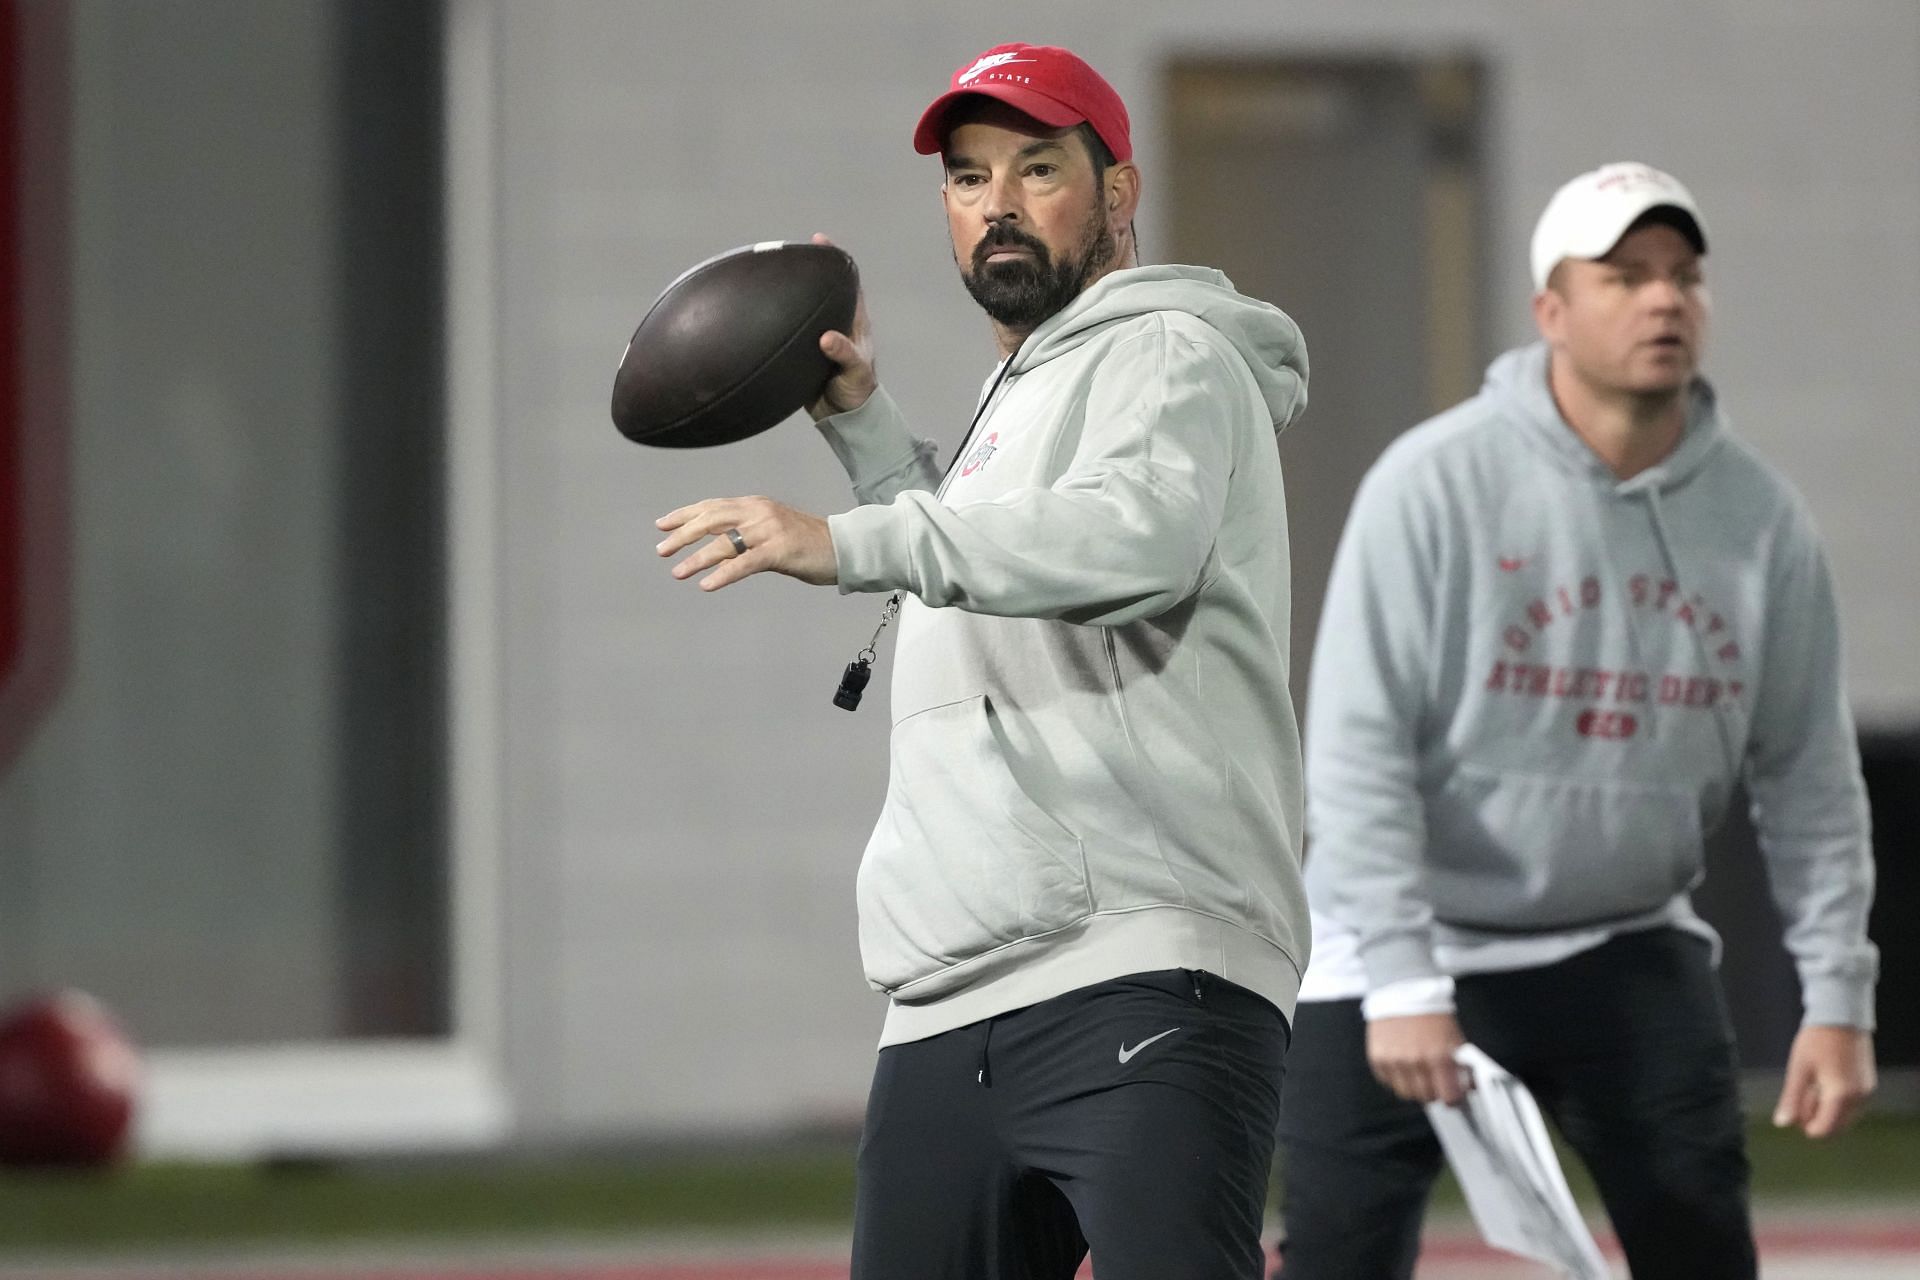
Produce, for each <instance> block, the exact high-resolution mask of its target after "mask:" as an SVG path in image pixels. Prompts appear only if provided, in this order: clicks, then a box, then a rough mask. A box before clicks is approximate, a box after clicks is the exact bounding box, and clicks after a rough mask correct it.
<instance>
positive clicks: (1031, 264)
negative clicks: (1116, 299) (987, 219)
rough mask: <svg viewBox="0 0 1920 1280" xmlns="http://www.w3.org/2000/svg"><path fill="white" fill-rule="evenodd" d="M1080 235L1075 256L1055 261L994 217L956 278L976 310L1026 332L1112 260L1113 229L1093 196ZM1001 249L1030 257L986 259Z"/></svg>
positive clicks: (1074, 295)
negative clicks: (1080, 243) (969, 267)
mask: <svg viewBox="0 0 1920 1280" xmlns="http://www.w3.org/2000/svg"><path fill="white" fill-rule="evenodd" d="M1084 239H1085V243H1086V248H1085V249H1084V250H1082V252H1081V254H1080V256H1079V258H1078V259H1077V260H1064V259H1063V260H1061V261H1059V262H1055V261H1054V260H1053V255H1052V254H1050V253H1048V252H1047V246H1045V245H1044V244H1041V243H1040V241H1038V240H1037V239H1035V238H1034V237H1032V236H1030V235H1028V234H1027V233H1026V232H1024V231H1021V230H1020V229H1019V228H1017V227H1014V226H1011V225H1009V224H1007V223H1004V222H996V223H994V224H993V225H992V226H990V227H988V228H987V234H986V235H984V236H982V237H981V239H980V243H979V244H977V245H975V246H974V247H973V254H972V259H973V261H972V268H973V269H972V270H971V271H966V270H963V271H961V273H960V278H961V280H962V281H963V282H964V283H965V284H966V286H967V292H968V293H970V294H972V295H973V300H974V301H975V302H977V303H979V304H980V309H981V310H982V311H985V312H986V313H987V315H988V316H989V317H991V318H992V319H993V321H994V322H995V323H996V324H1000V325H1003V326H1004V327H1006V328H1008V329H1014V330H1019V331H1023V332H1026V333H1031V332H1033V331H1034V330H1035V329H1037V328H1039V327H1040V325H1041V323H1042V322H1044V321H1045V320H1047V319H1048V318H1049V317H1051V316H1054V315H1056V314H1058V313H1059V312H1060V311H1061V310H1063V309H1064V308H1065V307H1066V305H1067V304H1068V303H1069V302H1072V301H1073V300H1074V299H1075V298H1077V297H1079V296H1080V292H1081V290H1083V289H1085V288H1086V287H1087V281H1089V280H1090V279H1092V278H1093V277H1094V276H1095V275H1097V274H1098V273H1099V272H1100V270H1101V269H1102V268H1104V267H1105V266H1106V265H1107V264H1108V263H1110V262H1112V261H1113V256H1114V249H1115V245H1114V238H1113V232H1112V230H1111V229H1110V228H1108V226H1107V219H1106V215H1105V212H1104V211H1103V210H1102V209H1101V207H1100V204H1099V202H1098V201H1095V202H1094V206H1093V213H1092V216H1091V217H1089V218H1088V219H1087V225H1086V229H1085V236H1084ZM1006 248H1018V249H1025V250H1026V251H1027V252H1028V253H1030V254H1032V255H1033V256H1032V257H1031V258H1025V259H1021V258H1015V259H1012V260H1010V261H1007V262H988V261H987V255H988V254H989V253H992V252H993V251H994V250H995V249H1006Z"/></svg>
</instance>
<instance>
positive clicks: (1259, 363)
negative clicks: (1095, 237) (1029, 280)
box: [1008, 266, 1307, 435]
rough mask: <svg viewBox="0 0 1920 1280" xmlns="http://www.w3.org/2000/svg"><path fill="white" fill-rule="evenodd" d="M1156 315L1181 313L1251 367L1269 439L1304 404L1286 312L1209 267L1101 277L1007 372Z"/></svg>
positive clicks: (1302, 377)
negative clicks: (1241, 289) (1229, 345)
mask: <svg viewBox="0 0 1920 1280" xmlns="http://www.w3.org/2000/svg"><path fill="white" fill-rule="evenodd" d="M1155 311H1180V312H1185V313H1186V314H1187V315H1190V316H1193V317H1195V318H1196V319H1199V320H1201V321H1203V322H1205V323H1206V324H1208V325H1209V326H1211V327H1212V328H1214V329H1216V330H1218V331H1219V333H1220V334H1221V336H1223V337H1225V338H1226V339H1227V341H1229V342H1230V343H1232V344H1233V348H1234V350H1236V351H1238V352H1239V353H1240V358H1241V359H1243V360H1245V361H1246V362H1247V368H1248V369H1250V370H1252V372H1253V377H1254V381H1255V382H1257V383H1258V384H1259V386H1260V394H1261V396H1262V397H1263V398H1264V399H1265V400H1266V403H1267V412H1268V414H1269V416H1270V418H1271V420H1272V422H1273V430H1274V434H1275V435H1278V434H1279V433H1280V432H1282V431H1284V430H1286V428H1287V424H1289V423H1291V422H1292V421H1293V420H1294V419H1295V418H1297V417H1299V416H1300V412H1301V410H1303V409H1305V408H1306V405H1307V344H1306V341H1305V340H1304V339H1303V338H1302V337H1301V336H1300V326H1299V325H1296V324H1295V323H1294V322H1293V320H1292V319H1291V318H1290V317H1289V316H1288V315H1287V313H1286V312H1284V311H1282V310H1280V308H1278V307H1276V306H1274V305H1272V304H1271V303H1267V302H1262V301H1260V300H1259V299H1258V298H1249V297H1247V296H1246V295H1245V294H1242V293H1238V292H1236V291H1235V290H1234V287H1233V282H1232V281H1231V280H1229V279H1227V277H1226V276H1225V275H1224V274H1222V273H1221V272H1219V271H1215V270H1213V269H1212V268H1209V267H1176V266H1156V267H1130V268H1127V269H1125V270H1121V271H1114V272H1110V273H1108V274H1107V275H1105V276H1102V277H1101V278H1100V279H1099V280H1098V281H1097V282H1096V283H1095V284H1094V285H1093V287H1092V288H1090V289H1088V290H1087V291H1086V292H1085V293H1082V294H1081V295H1080V296H1079V297H1077V298H1075V299H1074V300H1073V301H1072V302H1070V303H1068V304H1067V306H1066V308H1065V309H1064V310H1062V311H1060V312H1059V313H1058V314H1057V315H1054V316H1052V317H1050V318H1049V319H1048V320H1047V321H1046V322H1045V323H1043V324H1042V325H1041V326H1040V327H1039V328H1037V329H1035V330H1034V331H1033V332H1032V333H1031V334H1029V335H1028V337H1027V340H1026V341H1025V342H1023V343H1021V344H1020V349H1019V350H1018V351H1016V352H1014V355H1013V362H1012V364H1011V365H1010V366H1009V368H1008V373H1009V374H1022V373H1026V372H1029V371H1030V370H1032V369H1035V368H1038V367H1039V366H1040V365H1043V364H1045V363H1046V362H1047V361H1049V360H1052V359H1055V358H1056V357H1059V356H1062V355H1065V354H1066V353H1067V352H1069V351H1072V350H1073V349H1074V348H1076V347H1078V346H1080V345H1081V344H1082V343H1084V342H1086V341H1087V340H1089V339H1090V338H1092V337H1093V336H1094V335H1095V334H1097V333H1099V332H1100V331H1101V330H1102V329H1104V328H1106V327H1107V326H1109V325H1112V324H1117V323H1119V322H1121V321H1124V320H1130V319H1132V318H1134V317H1135V316H1141V315H1146V314H1148V313H1150V312H1155Z"/></svg>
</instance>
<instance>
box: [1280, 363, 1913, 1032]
mask: <svg viewBox="0 0 1920 1280" xmlns="http://www.w3.org/2000/svg"><path fill="white" fill-rule="evenodd" d="M1307 751H1308V765H1307V774H1308V797H1309V829H1310V832H1311V851H1310V853H1309V856H1308V859H1307V883H1308V889H1309V894H1310V896H1311V898H1312V901H1313V905H1314V909H1315V910H1316V911H1317V912H1321V913H1324V914H1325V915H1327V916H1329V917H1331V918H1332V919H1334V920H1335V921H1337V922H1339V923H1340V924H1342V925H1344V926H1346V927H1347V928H1349V929H1351V930H1353V931H1354V932H1355V933H1356V934H1357V935H1358V948H1359V954H1360V958H1361V961H1362V963H1363V964H1364V966H1365V968H1366V971H1367V984H1368V988H1369V989H1370V990H1378V989H1379V988H1381V987H1383V986H1385V985H1386V984H1388V983H1390V982H1395V981H1399V980H1403V979H1407V978H1419V977H1426V976H1430V975H1433V974H1434V973H1436V967H1435V963H1434V954H1433V947H1434V943H1435V942H1436V941H1439V942H1445V943H1447V944H1449V945H1450V946H1456V947H1464V948H1472V947H1474V946H1475V945H1476V944H1479V945H1498V941H1499V939H1501V938H1512V937H1516V936H1526V935H1541V934H1550V933H1554V932H1556V931H1558V932H1566V931H1571V930H1575V929H1579V928H1582V927H1585V926H1593V925H1600V926H1608V925H1617V926H1620V927H1639V926H1641V925H1644V924H1657V923H1661V922H1662V921H1673V922H1688V921H1690V920H1691V913H1690V910H1689V908H1688V903H1687V896H1686V895H1687V892H1688V890H1690V889H1691V888H1692V887H1693V886H1694V885H1695V884H1696V883H1698V881H1699V879H1700V876H1701V863H1702V850H1703V840H1704V837H1705V835H1706V834H1707V833H1709V832H1711V831H1712V829H1713V828H1714V827H1715V826H1716V825H1717V824H1718V823H1719V821H1720V819H1721V817H1722V815H1723V813H1724V811H1725V808H1726V805H1727V802H1728V800H1729V798H1730V796H1731V793H1732V791H1733V788H1734V784H1735V781H1736V778H1737V777H1739V776H1740V775H1741V774H1742V773H1744V775H1745V780H1746V784H1747V788H1748V791H1749V794H1750V795H1751V797H1752V800H1753V809H1754V819H1755V822H1756V825H1757V828H1758V832H1759V836H1760V844H1761V848H1762V850H1763V851H1764V854H1765V857H1766V861H1767V868H1768V875H1769V879H1770V881H1771V884H1772V889H1773V895H1774V898H1775V900H1776V902H1777V903H1778V905H1779V907H1780V909H1781V913H1782V915H1783V917H1784V918H1785V921H1786V942H1787V946H1788V948H1789V950H1791V952H1792V953H1793V955H1794V957H1795V960H1796V962H1797V964H1798V967H1799V972H1800V978H1801V983H1802V988H1803V994H1804V998H1805V1003H1806V1014H1807V1019H1808V1021H1810V1022H1822V1023H1834V1024H1841V1025H1850V1026H1857V1027H1871V1026H1872V1025H1873V982H1874V976H1875V970H1876V963H1877V961H1876V952H1875V949H1874V947H1873V946H1872V944H1871V943H1869V942H1868V941H1867V937H1866V923H1867V913H1868V909H1869V907H1870V905H1871V902H1872V896H1873V861H1872V852H1871V845H1870V840H1869V831H1868V818H1867V806H1866V794H1865V789H1864V787H1863V785H1862V782H1861V778H1860V766H1859V757H1858V749H1857V746H1856V744H1855V739H1854V731H1853V723H1852V720H1851V717H1850V716H1849V714H1848V710H1847V704H1846V699H1845V695H1844V689H1843V682H1842V673H1841V665H1840V647H1839V635H1838V622H1837V619H1836V614H1835V608H1834V601H1833V592H1832V588H1831V584H1830V582H1829V579H1828V573H1827V566H1826V562H1825V559H1824V557H1823V555H1822V553H1821V550H1820V546H1819V543H1818V541H1817V539H1816V537H1815V534H1814V530H1813V526H1812V523H1811V521H1810V519H1809V517H1808V514H1807V511H1806V508H1805V506H1804V504H1803V503H1802V501H1801V500H1800V498H1799V497H1798V495H1797V494H1795V493H1794V491H1793V490H1792V489H1791V488H1790V487H1789V486H1788V484H1787V483H1786V481H1785V480H1784V479H1782V478H1781V477H1780V476H1779V475H1778V474H1776V473H1775V472H1774V471H1773V470H1772V469H1771V468H1770V467H1768V466H1767V464H1766V463H1764V462H1763V461H1761V459H1760V458H1759V457H1758V456H1757V455H1755V454H1754V453H1753V452H1752V450H1750V449H1749V448H1747V447H1746V446H1745V445H1744V444H1742V443H1741V442H1739V441H1738V440H1736V439H1734V438H1733V437H1731V436H1730V435H1728V434H1727V433H1726V432H1725V431H1724V430H1723V429H1722V426H1721V422H1720V416H1719V413H1718V411H1717V409H1716V407H1715V401H1714V395H1713V392H1712V390H1711V388H1710V387H1709V386H1708V385H1707V383H1706V382H1705V381H1704V380H1696V381H1695V383H1694V385H1693V388H1692V392H1691V403H1690V411H1689V415H1688V421H1687V426H1686V431H1685V434H1684V435H1683V437H1682V438H1681V442H1680V444H1679V446H1678V447H1677V448H1676V449H1675V451H1674V452H1673V454H1672V455H1671V456H1669V457H1668V458H1667V459H1666V460H1665V461H1664V462H1662V463H1661V464H1659V465H1658V466H1656V467H1653V468H1652V469H1650V470H1647V471H1644V472H1642V473H1640V474H1639V475H1637V476H1635V477H1634V478H1633V479H1631V480H1627V481H1620V480H1617V479H1616V478H1615V477H1614V476H1613V474H1612V473H1611V472H1610V471H1609V470H1608V469H1607V468H1606V466H1605V465H1604V464H1603V463H1602V462H1601V461H1600V459H1599V458H1598V457H1597V456H1596V455H1595V454H1594V453H1593V452H1592V451H1591V450H1590V449H1588V448H1587V446H1586V445H1585V444H1584V443H1582V442H1581V440H1580V439H1579V438H1578V437H1577V436H1576V435H1575V434H1574V433H1573V431H1572V429H1571V428H1570V427H1568V426H1567V424H1566V422H1565V421H1564V420H1563V419H1562V418H1561V416H1560V413H1559V411H1558V409H1557V407H1556V406H1555V404H1554V402H1553V397H1552V394H1551V392H1550V391H1549V389H1548V386H1547V351H1546V348H1545V347H1544V346H1543V345H1535V346H1532V347H1527V348H1523V349H1521V350H1518V351H1512V352H1509V353H1507V354H1506V355H1504V356H1502V357H1501V358H1500V359H1499V360H1497V361H1496V362H1495V363H1494V364H1493V366H1492V368H1491V369H1489V371H1488V374H1487V380H1486V385H1485V387H1484V388H1483V389H1482V390H1481V392H1480V394H1479V395H1478V396H1476V397H1475V398H1473V399H1472V400H1469V401H1467V402H1466V403H1464V404H1462V405H1460V406H1458V407H1456V408H1454V409H1452V410H1450V411H1448V412H1447V413H1444V414H1442V415H1440V416H1439V417H1438V418H1435V419H1434V420H1432V421H1430V422H1428V423H1425V424H1424V425H1422V426H1420V427H1417V428H1415V429H1414V430H1412V431H1410V432H1408V433H1407V434H1406V435H1405V436H1403V437H1401V438H1400V439H1399V440H1398V441H1396V442H1395V443H1394V444H1393V446H1392V447H1391V448H1389V449H1388V450H1387V451H1386V453H1385V454H1383V455H1382V457H1381V458H1380V460H1379V462H1378V463H1376V464H1375V466H1374V468H1373V469H1372V471H1370V472H1369V473H1368V475H1367V478H1366V480H1365V481H1364V482H1363V483H1362V484H1361V487H1360V492H1359V494H1358V496H1357V497H1356V498H1355V500H1354V505H1353V510H1352V513H1351V515H1350V516H1349V518H1348V522H1347V528H1346V532H1345V534H1344V535H1343V537H1342V540H1341V544H1340V550H1339V553H1338V554H1337V556H1336V557H1335V564H1334V571H1333V577H1332V580H1331V582H1330V584H1329V587H1328V594H1327V601H1326V607H1325V611H1324V613H1323V614H1322V617H1321V623H1320V636H1319V642H1318V647H1317V648H1316V649H1315V652H1314V669H1313V681H1312V686H1311V689H1310V692H1309V695H1308V732H1307Z"/></svg>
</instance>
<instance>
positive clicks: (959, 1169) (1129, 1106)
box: [852, 969, 1288, 1280]
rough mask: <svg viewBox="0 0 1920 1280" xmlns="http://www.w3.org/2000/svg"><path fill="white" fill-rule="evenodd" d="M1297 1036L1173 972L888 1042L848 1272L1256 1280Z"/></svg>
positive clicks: (1276, 1018)
mask: <svg viewBox="0 0 1920 1280" xmlns="http://www.w3.org/2000/svg"><path fill="white" fill-rule="evenodd" d="M1287 1035H1288V1032H1287V1024H1286V1019H1284V1018H1283V1017H1281V1015H1280V1013H1279V1011H1278V1010H1276V1009H1275V1008H1274V1007H1273V1006H1272V1005H1270V1004H1268V1003H1267V1002H1266V1001H1265V1000H1263V999H1261V998H1260V997H1258V996H1256V995H1254V994H1252V993H1251V992H1249V991H1247V990H1245V989H1243V988H1241V987H1238V986H1235V985H1234V984H1232V983H1230V982H1225V981H1222V980H1221V979H1219V978H1216V977H1213V976H1212V975H1210V974H1206V973H1195V972H1190V971H1188V970H1184V969H1174V970H1168V971H1165V972H1160V973H1144V974H1137V975H1135V976H1133V977H1128V978H1120V979H1116V980H1114V981H1112V982H1103V983H1100V984H1098V985H1096V986H1092V987H1087V988H1084V989H1082V990H1079V991H1074V992H1070V993H1069V994H1067V995H1064V996H1060V997H1058V998H1057V999H1053V1000H1048V1001H1045V1002H1043V1003H1041V1004H1037V1005H1033V1006H1031V1007H1029V1008H1025V1009H1020V1010H1017V1011H1015V1012H1013V1013H1008V1014H1003V1015H1001V1016H999V1017H995V1018H990V1019H987V1020H986V1021H984V1022H977V1023H974V1024H972V1025H970V1026H966V1027H961V1028H960V1029H958V1030H956V1031H950V1032H947V1033H946V1034H944V1035H939V1036H934V1037H931V1038H929V1039H926V1040H916V1041H912V1042H909V1043H907V1044H899V1045H890V1046H888V1047H887V1048H884V1049H882V1050H881V1051H880V1060H879V1063H878V1065H877V1066H876V1068H875V1070H874V1077H873V1093H872V1096H871V1097H870V1099H869V1100H868V1104H867V1123H866V1131H865V1133H864V1134H863V1135H862V1137H861V1142H860V1161H859V1179H858V1191H857V1194H856V1198H855V1208H854V1220H853V1276H852V1280H1069V1278H1070V1277H1071V1276H1072V1275H1073V1274H1074V1271H1075V1270H1076V1269H1077V1268H1078V1267H1079V1265H1080V1261H1081V1259H1082V1258H1084V1257H1085V1256H1086V1255H1087V1252H1088V1250H1089V1246H1090V1247H1091V1250H1092V1253H1093V1263H1094V1266H1095V1268H1096V1269H1097V1271H1098V1273H1099V1276H1100V1280H1183V1278H1184V1277H1191V1278H1192V1280H1233V1278H1236V1277H1244V1278H1245V1280H1257V1278H1258V1277H1260V1276H1261V1275H1262V1273H1263V1267H1262V1261H1263V1260H1262V1258H1261V1252H1260V1226H1261V1215H1262V1212H1263V1210H1264V1208H1265V1204H1266V1196H1267V1178H1268V1174H1269V1170H1270V1167H1271V1164H1272V1159H1273V1125H1274V1122H1275V1120H1276V1119H1277V1116H1278V1111H1279V1102H1280V1077H1281V1072H1282V1070H1283V1068H1284V1060H1285V1055H1286V1047H1287Z"/></svg>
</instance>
